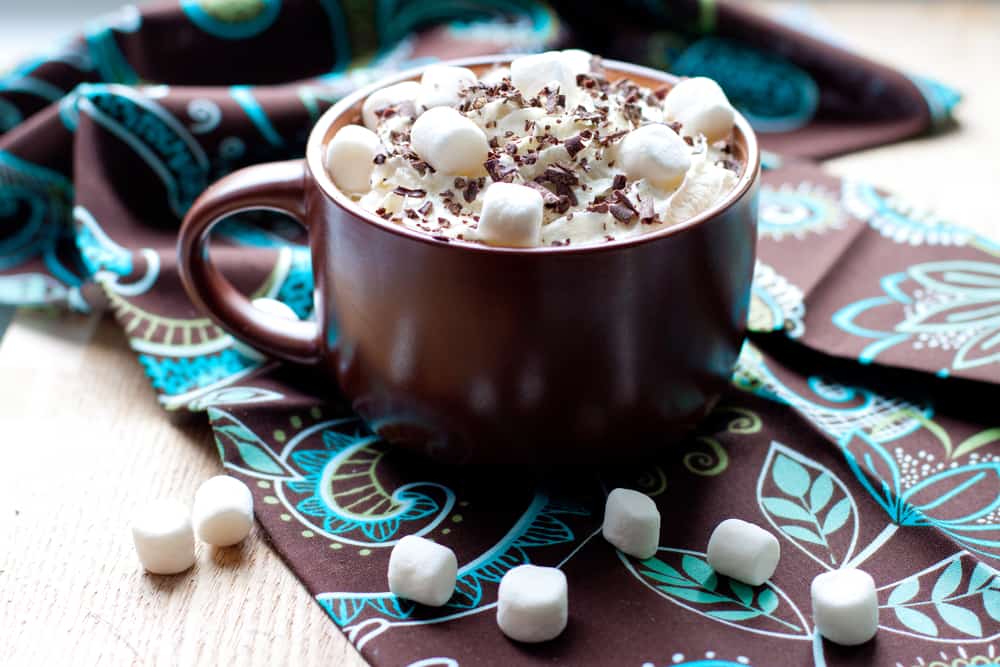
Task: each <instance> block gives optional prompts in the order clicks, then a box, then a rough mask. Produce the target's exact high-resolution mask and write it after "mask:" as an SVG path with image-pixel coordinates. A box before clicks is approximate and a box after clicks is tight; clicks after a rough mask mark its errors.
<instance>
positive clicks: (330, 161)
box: [326, 125, 381, 192]
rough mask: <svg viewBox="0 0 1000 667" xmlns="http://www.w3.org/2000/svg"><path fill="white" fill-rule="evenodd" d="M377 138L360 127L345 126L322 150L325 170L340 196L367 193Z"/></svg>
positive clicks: (373, 165)
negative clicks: (339, 191) (324, 149)
mask: <svg viewBox="0 0 1000 667" xmlns="http://www.w3.org/2000/svg"><path fill="white" fill-rule="evenodd" d="M380 145H381V143H380V142H379V138H378V137H377V136H376V135H375V133H374V132H372V131H371V130H369V129H366V128H364V127H361V126H360V125H345V126H344V127H342V128H340V129H339V130H337V134H335V135H333V139H331V140H330V144H329V145H328V146H327V147H326V170H327V172H329V174H330V178H332V179H333V182H334V183H336V185H337V187H338V188H340V189H341V190H343V191H344V192H368V190H370V189H371V180H372V171H373V170H374V169H375V154H376V153H377V152H378V149H379V146H380Z"/></svg>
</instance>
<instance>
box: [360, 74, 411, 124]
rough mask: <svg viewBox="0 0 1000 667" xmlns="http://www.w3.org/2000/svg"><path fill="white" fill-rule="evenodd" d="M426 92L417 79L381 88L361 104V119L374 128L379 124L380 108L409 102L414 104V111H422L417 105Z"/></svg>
mask: <svg viewBox="0 0 1000 667" xmlns="http://www.w3.org/2000/svg"><path fill="white" fill-rule="evenodd" d="M423 92H424V87H423V86H421V85H420V84H419V83H418V82H416V81H403V82H402V83H396V84H393V85H391V86H386V87H385V88H379V89H378V90H376V91H375V92H374V93H372V94H371V95H369V96H368V97H367V98H366V99H365V103H364V104H363V105H361V120H363V121H364V123H365V127H367V128H368V129H369V130H374V129H375V127H376V126H377V125H378V114H377V113H376V112H377V111H379V110H380V109H384V108H386V107H395V106H399V105H401V104H405V103H407V102H409V103H411V104H413V111H414V113H420V111H421V109H420V108H419V107H418V106H417V98H418V97H420V95H421V94H422V93H423Z"/></svg>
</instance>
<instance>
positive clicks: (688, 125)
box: [663, 76, 735, 142]
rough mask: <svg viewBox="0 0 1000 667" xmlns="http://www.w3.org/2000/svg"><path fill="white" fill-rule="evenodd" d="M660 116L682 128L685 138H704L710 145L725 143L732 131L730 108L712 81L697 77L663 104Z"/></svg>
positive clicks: (675, 89)
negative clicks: (662, 113) (662, 114)
mask: <svg viewBox="0 0 1000 667" xmlns="http://www.w3.org/2000/svg"><path fill="white" fill-rule="evenodd" d="M663 112H664V113H665V114H666V116H667V118H668V119H670V120H675V121H677V122H678V123H680V124H681V134H682V135H683V136H685V137H697V136H698V135H699V134H703V135H705V138H706V139H707V140H708V141H709V142H712V141H718V140H719V139H725V138H726V137H728V136H729V133H730V132H732V130H733V120H734V116H735V112H734V111H733V105H732V104H730V103H729V99H728V98H727V97H726V94H725V93H724V92H723V91H722V88H720V87H719V84H717V83H716V82H715V81H712V80H711V79H709V78H706V77H703V76H698V77H695V78H693V79H684V80H683V81H681V82H679V83H678V84H677V85H676V86H674V87H673V88H671V89H670V92H668V93H667V96H666V98H664V100H663Z"/></svg>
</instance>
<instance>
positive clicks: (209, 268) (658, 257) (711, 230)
mask: <svg viewBox="0 0 1000 667" xmlns="http://www.w3.org/2000/svg"><path fill="white" fill-rule="evenodd" d="M510 58H511V56H494V57H488V58H478V59H472V60H462V61H456V62H455V63H449V64H457V65H462V66H465V67H469V68H470V69H472V70H474V71H476V72H477V73H482V72H484V71H486V70H487V69H489V68H490V67H492V66H494V65H497V64H502V63H506V62H507V61H509V60H510ZM604 66H605V69H606V74H607V76H608V78H609V79H612V80H614V79H617V78H621V77H625V76H627V77H628V78H631V79H632V80H634V81H636V82H637V83H639V84H641V85H643V86H648V87H652V88H659V87H661V86H663V85H672V84H673V83H675V82H676V78H675V77H673V76H671V75H669V74H664V73H662V72H658V71H655V70H651V69H646V68H643V67H638V66H636V65H630V64H626V63H620V62H615V61H605V62H604ZM419 75H420V71H419V70H413V71H410V72H406V73H403V74H400V75H398V76H396V77H393V78H391V79H386V80H384V81H381V82H379V83H378V84H377V85H375V86H371V87H368V88H366V89H364V90H359V91H358V92H356V93H354V94H353V95H350V96H348V97H346V98H345V99H343V100H342V101H341V102H339V103H338V104H336V105H335V106H334V107H332V108H331V109H329V110H328V111H327V112H326V113H325V114H324V115H323V116H322V118H320V120H319V122H318V123H317V124H316V126H315V127H314V128H313V130H312V134H311V135H310V137H309V142H308V147H307V149H306V157H305V159H304V160H295V161H291V162H278V163H271V164H262V165H258V166H253V167H249V168H246V169H243V170H240V171H237V172H235V173H233V174H231V175H229V176H227V177H225V178H223V179H222V180H220V181H219V182H218V183H216V184H215V185H213V186H212V187H210V188H209V189H208V190H206V191H205V193H204V194H203V195H202V196H201V197H200V198H199V199H198V200H197V201H196V202H195V203H194V206H192V208H191V210H190V212H189V213H188V215H187V218H186V219H185V220H184V225H183V227H182V229H181V233H180V242H179V252H180V266H181V277H182V279H183V281H184V285H185V287H186V288H187V291H188V293H189V294H190V296H191V298H192V299H193V300H194V302H195V304H197V305H198V306H199V307H200V308H201V309H202V310H204V311H205V313H207V314H208V315H209V316H211V317H212V319H213V320H215V321H216V322H217V323H218V324H219V325H220V326H221V327H223V328H224V329H226V330H227V331H228V332H229V333H231V334H232V335H233V336H234V337H236V338H237V339H239V340H241V341H243V342H245V343H247V344H249V345H251V346H253V347H256V348H258V349H260V350H262V351H264V352H266V353H268V354H271V355H273V356H275V357H279V358H281V359H285V360H288V361H291V362H295V363H298V364H308V365H312V366H314V367H316V368H317V369H318V370H319V371H320V372H321V373H322V374H323V376H324V377H327V378H329V382H330V385H329V392H330V394H331V395H335V394H338V393H339V392H341V391H342V392H343V393H344V394H346V395H347V396H348V397H350V398H351V400H352V401H353V405H354V408H355V409H356V410H357V412H358V413H359V414H360V415H361V416H362V417H364V418H365V419H366V420H367V421H368V423H369V424H370V425H371V427H372V428H373V429H374V430H375V431H376V432H378V433H379V434H380V435H381V436H383V437H384V438H386V439H388V440H390V441H392V442H394V443H397V444H399V445H403V446H407V447H409V448H411V449H416V450H418V451H421V452H424V453H427V454H430V455H432V456H435V457H437V458H439V459H442V460H447V461H456V462H458V461H477V462H482V461H503V462H555V461H562V462H593V461H618V460H623V459H627V458H634V457H636V456H639V455H643V454H648V453H652V452H655V451H656V449H658V448H660V447H662V446H664V445H667V444H669V443H670V442H671V441H673V440H676V439H677V438H678V437H680V436H681V435H683V434H684V433H685V432H687V431H689V430H690V428H691V427H692V426H693V425H694V424H695V423H697V421H698V420H699V419H701V418H702V417H703V416H704V415H705V414H706V413H707V412H708V411H709V410H711V408H712V406H713V405H714V404H715V402H716V401H717V400H718V397H719V396H720V394H721V393H722V392H723V391H724V390H725V388H726V386H727V384H728V381H729V377H730V374H731V372H732V369H733V365H734V363H735V361H736V357H737V354H738V353H739V350H740V346H741V344H742V342H743V337H744V327H745V322H746V316H747V308H748V303H749V297H750V280H751V275H752V272H753V264H754V252H755V243H756V237H757V191H758V185H759V180H760V167H759V165H760V157H759V151H758V148H757V141H756V138H755V136H754V134H753V131H752V130H751V129H750V126H749V124H748V123H747V121H746V120H745V119H744V118H743V117H742V116H739V115H737V119H736V128H735V131H734V141H733V152H734V156H735V157H736V158H737V159H738V160H739V161H740V162H741V163H742V165H743V167H742V172H741V175H740V177H739V180H738V182H737V185H736V187H735V188H734V189H733V190H732V192H730V194H729V195H728V196H726V197H725V199H724V200H723V201H722V202H720V203H719V204H717V205H716V206H714V207H713V208H712V209H710V210H709V211H707V212H705V213H703V214H701V215H698V216H697V217H695V218H692V219H690V220H688V221H686V222H683V223H680V224H677V225H675V226H673V227H670V228H667V229H664V230H662V231H658V232H655V233H651V234H648V235H645V236H639V237H634V238H630V239H627V240H621V241H615V242H609V243H604V244H600V245H588V246H579V247H573V246H567V247H557V248H553V247H538V248H500V247H488V246H484V245H479V244H475V243H467V242H461V241H452V242H450V243H449V242H444V241H440V240H436V239H434V238H431V237H430V236H428V235H425V234H421V233H418V232H416V231H412V230H410V229H407V228H405V227H403V226H401V225H397V224H394V223H392V222H388V221H385V220H382V219H381V218H379V217H378V216H376V215H374V214H372V213H370V212H368V211H366V210H364V209H362V208H361V207H360V206H359V205H357V204H356V203H354V202H352V201H351V200H350V199H349V198H348V197H347V196H346V195H344V194H343V193H341V192H340V191H339V190H338V189H337V188H336V187H335V186H334V184H333V181H332V180H331V179H330V177H329V175H328V174H327V172H326V170H325V169H324V167H323V159H322V157H323V152H324V147H325V146H326V144H327V142H328V141H329V139H330V138H331V137H332V136H333V135H334V134H335V133H336V131H337V130H338V129H339V128H341V127H342V126H343V125H345V124H348V123H352V122H356V121H357V119H358V116H359V113H360V109H361V104H362V102H363V101H364V99H365V97H367V95H368V94H369V93H371V92H372V91H373V90H375V89H377V88H380V87H382V86H385V85H389V84H393V83H398V82H400V81H404V80H409V79H416V78H418V77H419ZM252 209H273V210H277V211H281V212H284V213H287V214H289V215H291V216H292V217H294V218H295V219H297V220H298V221H299V222H300V223H302V224H303V225H304V226H305V227H306V228H307V230H308V232H309V237H310V242H311V247H312V261H313V272H314V277H315V285H316V288H315V306H316V320H315V321H309V322H292V321H289V320H284V319H279V318H277V317H275V316H272V315H269V314H265V313H263V312H262V311H260V310H257V309H256V308H254V307H253V306H252V305H251V304H250V302H249V301H248V300H247V299H246V298H245V297H244V296H242V295H241V294H239V293H238V292H237V291H236V290H235V289H234V288H233V287H232V285H230V284H229V282H227V281H226V280H225V278H223V276H222V275H221V274H220V273H219V272H218V271H217V269H216V268H214V267H213V265H212V263H211V261H210V259H209V256H208V253H207V242H208V237H209V232H210V230H211V229H212V227H213V225H214V224H215V223H216V222H218V221H219V220H220V219H221V218H223V217H224V216H227V215H230V214H233V213H236V212H239V211H246V210H252Z"/></svg>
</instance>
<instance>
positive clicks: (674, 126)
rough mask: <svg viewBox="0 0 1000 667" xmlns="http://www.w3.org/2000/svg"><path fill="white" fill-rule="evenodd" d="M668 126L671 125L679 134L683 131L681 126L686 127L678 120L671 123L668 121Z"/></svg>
mask: <svg viewBox="0 0 1000 667" xmlns="http://www.w3.org/2000/svg"><path fill="white" fill-rule="evenodd" d="M667 127H669V128H670V129H671V130H673V131H674V132H676V133H677V134H680V133H681V128H682V127H684V126H683V125H681V124H680V123H679V122H677V121H676V120H672V121H670V122H669V123H667Z"/></svg>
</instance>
